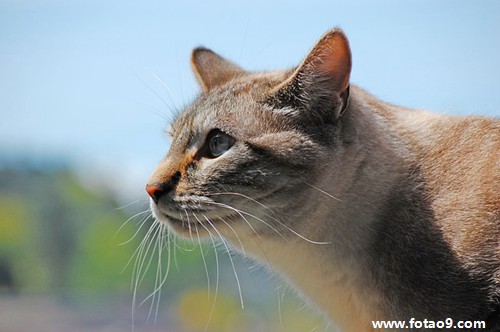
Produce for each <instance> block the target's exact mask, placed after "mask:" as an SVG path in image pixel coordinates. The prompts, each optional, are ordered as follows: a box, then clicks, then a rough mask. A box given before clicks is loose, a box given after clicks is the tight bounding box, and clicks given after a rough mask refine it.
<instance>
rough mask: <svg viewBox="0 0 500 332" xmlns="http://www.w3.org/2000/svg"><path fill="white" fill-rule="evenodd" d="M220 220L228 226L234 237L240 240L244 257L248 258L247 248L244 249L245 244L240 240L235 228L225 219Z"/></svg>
mask: <svg viewBox="0 0 500 332" xmlns="http://www.w3.org/2000/svg"><path fill="white" fill-rule="evenodd" d="M218 219H220V220H221V221H222V222H223V223H224V224H226V226H227V227H229V229H230V230H231V231H232V232H233V233H234V235H235V236H236V239H237V240H238V242H239V244H240V248H241V252H242V254H243V255H244V256H246V253H245V248H244V247H243V243H242V242H241V239H240V237H239V235H238V233H236V231H235V230H234V228H233V227H232V226H231V225H230V224H229V223H228V222H227V221H226V220H224V218H221V217H219V218H218Z"/></svg>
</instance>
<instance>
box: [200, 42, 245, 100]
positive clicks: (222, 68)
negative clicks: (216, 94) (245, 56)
mask: <svg viewBox="0 0 500 332" xmlns="http://www.w3.org/2000/svg"><path fill="white" fill-rule="evenodd" d="M191 65H192V66H193V71H194V73H195V74H196V78H197V79H198V82H199V83H200V85H201V87H202V89H203V91H204V92H208V91H210V90H211V89H213V88H214V87H216V86H220V85H223V84H224V83H227V82H229V81H230V80H232V79H234V78H236V77H239V76H242V75H244V74H245V70H243V69H242V68H240V67H239V66H238V65H236V64H234V63H232V62H231V61H229V60H226V59H224V58H223V57H221V56H220V55H218V54H216V53H214V52H213V51H211V50H209V49H207V48H204V47H198V48H195V49H194V50H193V53H191Z"/></svg>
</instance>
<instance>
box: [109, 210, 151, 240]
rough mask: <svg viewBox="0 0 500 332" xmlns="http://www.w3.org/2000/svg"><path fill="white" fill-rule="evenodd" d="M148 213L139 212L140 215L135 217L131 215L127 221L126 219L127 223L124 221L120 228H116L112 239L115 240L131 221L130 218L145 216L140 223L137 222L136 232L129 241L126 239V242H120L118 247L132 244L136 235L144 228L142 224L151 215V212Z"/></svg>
mask: <svg viewBox="0 0 500 332" xmlns="http://www.w3.org/2000/svg"><path fill="white" fill-rule="evenodd" d="M148 212H149V211H143V212H140V213H137V214H135V215H133V216H132V217H130V218H129V219H127V221H125V222H124V223H123V225H121V226H120V228H118V230H117V231H116V233H115V235H114V237H113V238H116V237H117V236H118V233H119V232H120V231H121V230H122V229H123V227H125V225H126V224H127V223H128V222H129V221H130V220H132V218H135V217H138V216H139V215H142V214H146V216H144V217H142V219H141V221H139V227H137V230H136V231H135V233H134V235H132V237H131V238H130V239H128V240H127V241H125V242H121V243H120V244H119V245H120V246H123V245H125V244H128V243H130V242H132V241H133V240H134V239H135V237H136V236H137V234H139V233H140V231H141V229H142V226H144V224H145V223H146V221H147V220H148V219H149V218H150V217H151V216H152V215H153V214H152V213H151V212H149V213H148Z"/></svg>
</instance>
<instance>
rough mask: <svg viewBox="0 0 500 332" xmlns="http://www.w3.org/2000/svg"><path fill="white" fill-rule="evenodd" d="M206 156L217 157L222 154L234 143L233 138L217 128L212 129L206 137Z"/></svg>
mask: <svg viewBox="0 0 500 332" xmlns="http://www.w3.org/2000/svg"><path fill="white" fill-rule="evenodd" d="M207 143H208V156H209V157H211V158H217V157H220V156H222V155H223V154H224V153H225V152H226V151H227V150H229V149H230V148H231V146H233V144H234V138H232V137H231V136H229V135H228V134H226V133H224V132H222V131H220V130H219V129H214V130H212V131H211V132H210V133H209V134H208V137H207Z"/></svg>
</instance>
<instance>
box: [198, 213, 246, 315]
mask: <svg viewBox="0 0 500 332" xmlns="http://www.w3.org/2000/svg"><path fill="white" fill-rule="evenodd" d="M203 217H204V218H205V220H206V221H207V222H208V223H209V224H210V226H212V228H213V230H214V231H215V232H216V233H217V234H218V235H219V237H220V238H221V240H222V244H223V245H224V247H225V248H226V251H227V255H228V256H229V261H230V262H231V266H232V267H233V272H234V277H235V278H236V284H237V285H238V293H239V294H240V303H241V308H242V309H243V308H245V306H244V305H243V295H242V293H241V285H240V278H239V277H238V273H237V272H236V268H235V266H234V261H233V257H232V256H231V252H230V251H229V247H228V246H227V243H226V241H225V240H224V238H223V237H222V235H221V234H220V233H219V230H218V229H217V227H215V226H214V224H212V222H211V221H210V219H208V218H207V217H206V216H205V215H204V216H203Z"/></svg>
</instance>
